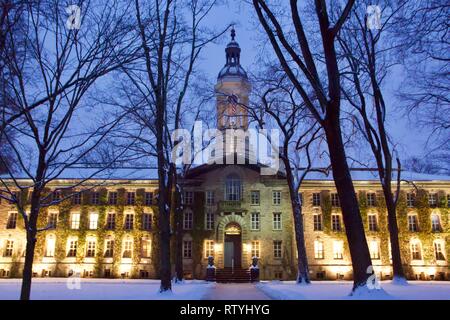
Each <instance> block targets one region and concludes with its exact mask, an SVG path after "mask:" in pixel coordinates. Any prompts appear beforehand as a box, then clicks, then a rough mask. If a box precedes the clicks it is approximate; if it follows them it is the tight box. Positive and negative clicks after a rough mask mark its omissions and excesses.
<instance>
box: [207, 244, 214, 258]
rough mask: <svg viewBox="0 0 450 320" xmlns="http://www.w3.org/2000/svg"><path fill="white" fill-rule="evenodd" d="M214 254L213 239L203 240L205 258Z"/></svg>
mask: <svg viewBox="0 0 450 320" xmlns="http://www.w3.org/2000/svg"><path fill="white" fill-rule="evenodd" d="M213 256H214V241H213V240H205V258H208V257H213Z"/></svg>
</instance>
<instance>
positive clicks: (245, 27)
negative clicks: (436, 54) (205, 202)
mask: <svg viewBox="0 0 450 320" xmlns="http://www.w3.org/2000/svg"><path fill="white" fill-rule="evenodd" d="M230 23H235V24H236V26H235V29H236V40H237V41H238V43H239V45H240V47H241V49H242V52H241V64H242V66H243V67H244V68H245V69H246V70H247V71H250V70H251V69H252V66H255V65H256V63H257V61H256V60H257V53H258V51H257V45H258V43H259V42H258V41H261V40H260V38H261V33H259V31H257V30H255V16H254V13H253V12H252V11H251V8H250V7H249V6H248V5H244V4H240V5H239V4H236V2H235V1H230V3H229V4H225V5H222V6H218V7H217V8H215V9H214V10H213V12H212V14H211V15H210V17H209V18H208V24H209V25H210V26H211V27H216V28H217V29H222V28H224V27H225V26H226V25H228V24H230ZM229 39H230V36H229V33H227V34H226V35H225V36H224V37H222V39H221V43H220V44H217V45H216V44H211V45H209V46H208V47H207V48H206V49H205V51H204V52H203V55H202V61H201V62H200V68H201V70H202V71H203V72H205V73H206V74H207V75H208V76H209V78H210V79H211V80H214V81H215V79H216V77H217V74H218V72H219V71H220V69H221V68H222V67H223V65H224V63H225V52H224V49H225V45H226V44H227V42H228V41H229ZM269 48H271V47H269ZM395 71H396V72H395V74H394V75H392V76H391V77H389V78H387V79H386V80H385V82H384V84H385V88H384V92H385V95H386V100H387V103H388V105H390V106H391V110H390V111H388V126H389V132H390V134H391V135H392V137H393V139H394V141H395V142H396V143H398V147H397V148H398V150H399V153H400V157H401V159H402V160H405V159H406V158H408V157H410V156H419V157H423V156H425V155H426V154H425V151H424V147H425V142H426V138H427V136H428V135H427V133H426V132H421V130H420V129H419V128H417V127H414V125H413V124H410V123H409V122H408V119H405V118H404V115H402V114H401V113H400V112H398V110H395V108H394V107H396V106H397V105H398V104H399V103H398V100H397V98H396V97H395V92H396V90H397V89H398V87H399V86H400V85H401V83H402V68H401V67H398V68H396V70H395Z"/></svg>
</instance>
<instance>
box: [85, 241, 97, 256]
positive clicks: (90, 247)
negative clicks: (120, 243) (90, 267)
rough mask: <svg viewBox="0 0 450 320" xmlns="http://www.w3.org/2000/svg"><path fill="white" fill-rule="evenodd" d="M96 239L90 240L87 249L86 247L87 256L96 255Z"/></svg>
mask: <svg viewBox="0 0 450 320" xmlns="http://www.w3.org/2000/svg"><path fill="white" fill-rule="evenodd" d="M95 245H96V243H95V240H88V242H87V249H86V257H87V258H93V257H95Z"/></svg>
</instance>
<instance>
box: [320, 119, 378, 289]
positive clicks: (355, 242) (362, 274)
mask: <svg viewBox="0 0 450 320" xmlns="http://www.w3.org/2000/svg"><path fill="white" fill-rule="evenodd" d="M337 119H338V118H335V119H334V121H333V119H331V121H330V119H328V120H327V122H326V123H325V126H324V128H325V134H326V137H327V144H328V149H329V153H330V161H331V166H332V170H333V178H334V182H335V185H336V189H337V193H338V196H339V201H340V204H341V208H342V216H343V220H344V225H345V232H346V235H347V239H348V246H349V249H350V256H351V260H352V266H353V290H355V289H356V288H357V287H359V286H364V285H366V282H367V279H368V277H369V276H370V275H371V274H370V273H367V271H368V268H369V266H371V265H372V261H371V259H370V253H369V248H368V246H367V241H366V235H365V233H364V225H363V222H362V219H361V214H360V212H359V206H358V200H357V198H356V193H355V189H354V187H353V182H352V178H351V175H350V169H349V167H348V164H347V159H346V155H345V149H344V144H343V141H342V135H341V129H340V124H339V120H337Z"/></svg>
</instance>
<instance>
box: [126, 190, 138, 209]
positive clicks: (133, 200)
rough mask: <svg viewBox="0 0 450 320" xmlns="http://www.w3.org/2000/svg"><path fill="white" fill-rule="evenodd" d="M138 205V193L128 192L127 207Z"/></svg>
mask: <svg viewBox="0 0 450 320" xmlns="http://www.w3.org/2000/svg"><path fill="white" fill-rule="evenodd" d="M135 203H136V192H127V205H129V206H134V204H135Z"/></svg>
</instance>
